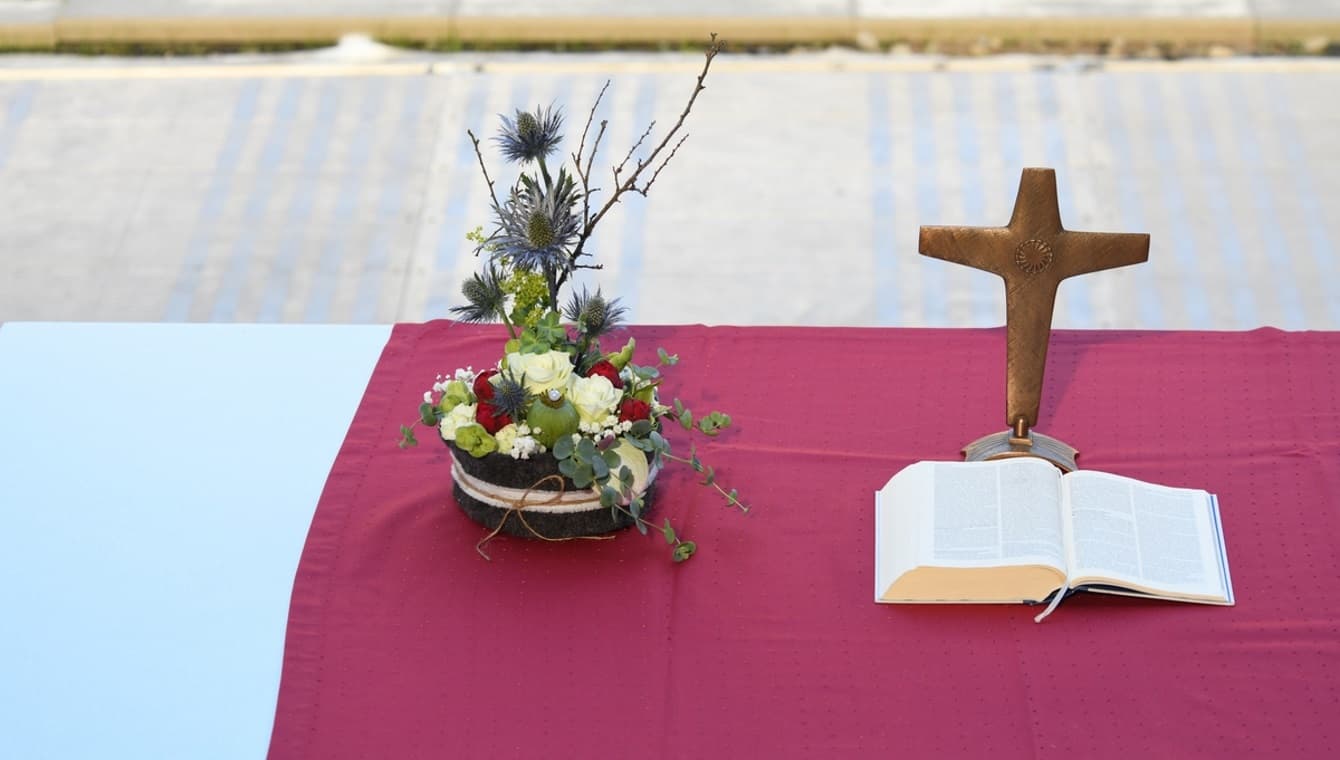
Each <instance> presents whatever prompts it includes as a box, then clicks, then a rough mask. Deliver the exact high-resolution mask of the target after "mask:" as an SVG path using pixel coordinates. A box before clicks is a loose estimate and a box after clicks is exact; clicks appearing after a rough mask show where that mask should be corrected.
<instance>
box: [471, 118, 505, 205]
mask: <svg viewBox="0 0 1340 760" xmlns="http://www.w3.org/2000/svg"><path fill="white" fill-rule="evenodd" d="M465 133H466V134H467V135H470V142H472V143H474V145H475V158H478V159H479V170H480V171H481V172H484V181H485V182H487V183H489V198H492V199H493V206H494V208H497V206H498V194H497V193H496V192H494V190H493V179H492V178H490V177H489V170H488V167H486V166H484V154H483V153H481V152H480V150H479V138H478V137H475V133H474V132H471V131H470V130H468V129H467V130H465Z"/></svg>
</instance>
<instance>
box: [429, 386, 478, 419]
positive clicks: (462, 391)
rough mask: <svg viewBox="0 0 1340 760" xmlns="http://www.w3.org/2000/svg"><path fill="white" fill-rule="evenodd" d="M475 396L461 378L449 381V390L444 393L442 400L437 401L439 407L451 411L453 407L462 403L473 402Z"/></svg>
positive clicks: (444, 410)
mask: <svg viewBox="0 0 1340 760" xmlns="http://www.w3.org/2000/svg"><path fill="white" fill-rule="evenodd" d="M474 402H475V398H474V396H472V395H470V389H469V388H467V387H466V386H465V383H463V382H461V381H460V380H452V381H451V382H449V383H447V390H446V391H445V392H444V393H443V394H442V400H441V401H439V402H438V403H437V407H438V408H439V409H441V410H442V411H443V412H450V411H451V410H452V409H453V408H455V407H457V406H459V405H461V404H473V403H474Z"/></svg>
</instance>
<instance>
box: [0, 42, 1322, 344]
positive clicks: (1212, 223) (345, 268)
mask: <svg viewBox="0 0 1340 760" xmlns="http://www.w3.org/2000/svg"><path fill="white" fill-rule="evenodd" d="M698 62H699V58H698V56H696V55H694V54H633V53H618V54H594V55H554V54H461V55H453V56H424V55H405V54H394V53H386V52H385V51H381V50H379V49H377V48H375V47H369V46H361V47H360V46H358V45H350V46H346V48H345V49H344V50H343V51H342V52H340V53H331V52H329V51H327V52H322V53H309V54H302V55H288V56H278V57H262V58H246V59H229V60H227V61H223V62H220V61H188V62H186V63H177V64H172V65H168V64H164V63H163V62H161V61H148V60H143V59H137V60H109V59H75V60H68V59H60V58H44V57H36V58H10V59H6V60H4V61H3V62H0V215H3V216H2V217H0V320H34V319H54V320H150V321H155V320H172V321H177V320H191V321H195V320H214V321H261V322H270V321H311V322H388V321H393V320H419V319H424V318H429V317H435V316H442V315H443V314H444V313H445V309H446V307H447V306H448V305H451V304H453V303H456V293H457V289H458V287H459V283H460V281H461V278H462V277H464V276H466V275H467V274H468V273H469V272H471V271H473V270H474V268H475V266H476V264H477V262H476V260H475V259H474V258H473V257H472V256H471V246H470V244H469V243H468V242H467V241H466V240H465V233H466V231H468V230H470V229H472V228H473V227H475V226H477V225H483V224H487V223H488V215H487V209H486V205H485V197H486V195H485V190H484V185H483V182H482V180H481V179H480V177H479V175H478V171H477V167H476V165H475V161H474V156H473V154H472V152H471V151H470V146H469V142H468V140H467V139H466V137H465V129H466V128H467V127H473V128H475V129H476V130H477V131H479V130H482V131H491V130H492V129H493V128H494V126H495V125H496V124H497V118H496V114H499V113H504V112H509V111H510V110H511V109H513V108H517V107H523V106H533V105H534V104H536V103H545V104H547V103H550V102H558V103H560V104H570V119H571V120H573V121H576V120H580V118H581V116H582V115H584V113H585V111H586V109H587V107H588V106H589V104H590V102H591V101H592V98H593V97H594V94H595V92H596V90H597V89H598V88H599V86H600V85H601V83H603V82H604V81H605V80H606V79H607V78H608V79H610V80H611V81H612V84H611V89H610V96H609V97H608V99H607V100H606V101H605V102H604V104H603V105H602V108H601V112H600V117H601V118H609V119H610V122H611V133H610V139H609V141H608V145H610V146H611V148H612V150H611V152H610V153H608V154H606V158H607V159H614V157H615V152H614V150H613V149H616V148H617V149H618V151H619V155H620V156H621V155H622V152H623V151H626V150H627V148H628V146H629V145H630V144H631V142H632V140H633V139H634V138H635V136H636V134H637V133H638V132H640V131H641V129H642V128H643V127H645V125H646V124H647V123H648V122H649V121H651V120H652V119H657V120H659V121H658V123H659V124H667V123H668V122H669V121H671V120H673V118H674V116H675V115H676V114H677V113H678V111H679V109H680V107H681V104H682V101H683V99H684V97H685V96H686V95H687V92H688V90H689V88H690V86H691V83H692V78H693V75H694V72H695V71H696V69H697V66H698ZM718 63H719V65H718V67H717V70H715V71H714V73H713V74H712V77H711V79H710V80H709V88H708V90H707V91H706V92H705V93H704V94H703V96H702V98H701V100H700V103H699V106H698V107H697V109H696V110H695V112H694V114H693V115H692V116H691V118H690V125H689V128H690V132H691V133H692V137H691V138H690V140H689V142H688V144H687V145H686V146H685V148H684V149H683V150H682V151H681V152H680V154H679V156H678V157H677V158H676V159H675V161H674V163H673V164H672V165H671V167H670V168H669V169H668V170H667V172H666V173H665V174H664V175H663V176H662V178H661V179H660V180H658V182H657V185H656V187H655V188H654V190H653V192H652V197H651V198H650V200H649V201H648V202H642V201H641V200H640V199H632V200H631V201H630V202H628V203H627V204H625V205H624V206H623V207H622V208H620V209H618V210H617V213H616V214H614V215H612V216H611V218H610V219H608V220H607V223H606V224H605V225H604V226H603V229H602V232H601V234H600V235H599V236H598V239H597V241H596V242H597V246H596V250H597V252H598V256H599V260H600V261H601V262H603V263H604V265H605V267H606V269H605V270H604V271H602V272H600V273H599V275H598V276H597V277H594V278H592V280H593V281H596V282H601V283H603V284H604V285H605V286H606V287H607V288H608V289H610V290H614V291H617V292H620V293H622V294H624V297H625V298H626V299H627V300H628V301H629V302H630V305H631V306H632V307H633V318H634V319H635V320H636V321H640V322H646V323H651V322H686V321H695V322H698V321H700V322H707V323H736V324H766V323H784V324H853V325H991V324H998V323H999V322H1000V321H1001V319H1002V314H1003V306H1002V303H1003V296H1002V293H1001V288H1000V285H999V281H998V280H996V279H995V278H993V277H992V276H990V275H986V274H981V273H977V272H973V271H969V270H965V269H962V268H959V267H954V266H951V265H948V264H944V263H942V262H937V261H932V260H928V259H924V258H923V257H920V256H918V255H917V253H916V248H915V246H916V235H917V227H918V225H920V224H923V223H925V224H955V223H977V224H1000V223H1004V221H1005V220H1006V219H1007V218H1008V215H1009V210H1010V205H1011V203H1012V201H1013V197H1014V191H1015V187H1016V185H1017V182H1018V178H1019V171H1020V168H1021V167H1024V166H1052V167H1055V168H1056V169H1057V172H1058V175H1059V178H1060V189H1061V205H1062V213H1063V219H1064V220H1065V222H1066V223H1067V225H1068V226H1070V227H1072V228H1076V229H1097V230H1128V231H1141V230H1143V231H1148V232H1150V233H1152V235H1153V245H1152V251H1151V256H1150V262H1149V263H1148V264H1147V265H1144V266H1141V267H1137V268H1132V269H1129V270H1119V271H1114V272H1109V273H1100V274H1097V275H1091V276H1088V277H1085V278H1081V279H1077V280H1072V281H1070V282H1068V283H1067V284H1066V285H1063V286H1062V290H1061V297H1060V299H1059V301H1058V305H1057V324H1058V326H1071V327H1109V326H1119V327H1149V328H1216V329H1220V328H1222V329H1239V328H1250V327H1254V326H1257V325H1263V324H1268V325H1276V326H1279V327H1285V328H1291V329H1303V328H1308V329H1340V295H1337V293H1336V290H1335V287H1336V283H1337V281H1340V280H1338V278H1337V276H1336V275H1337V274H1340V271H1338V270H1340V261H1338V260H1337V259H1338V258H1340V257H1338V256H1337V252H1338V250H1340V249H1337V247H1336V244H1337V241H1340V215H1336V214H1335V213H1334V212H1333V209H1335V208H1338V207H1340V173H1338V172H1335V171H1333V169H1332V167H1334V166H1336V165H1337V160H1338V159H1340V100H1337V99H1336V98H1335V97H1334V96H1333V95H1334V93H1336V92H1340V61H1337V60H1335V59H1327V58H1317V59H1246V58H1229V59H1224V60H1214V61H1206V60H1189V61H1181V62H1173V63H1162V62H1140V61H1108V60H1103V59H1094V58H1055V59H1054V58H1045V57H988V58H973V59H941V58H937V57H924V56H907V55H887V54H858V53H852V52H826V53H810V54H792V55H775V56H767V55H764V56H758V55H754V56H749V55H741V56H723V57H722V58H721V59H719V62H718ZM498 172H499V173H500V174H504V175H505V174H506V173H505V172H503V171H502V170H498Z"/></svg>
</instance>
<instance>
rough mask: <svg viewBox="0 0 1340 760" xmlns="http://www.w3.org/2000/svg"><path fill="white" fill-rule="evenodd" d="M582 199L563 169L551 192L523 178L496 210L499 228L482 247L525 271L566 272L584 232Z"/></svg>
mask: <svg viewBox="0 0 1340 760" xmlns="http://www.w3.org/2000/svg"><path fill="white" fill-rule="evenodd" d="M580 197H581V194H580V193H578V192H577V190H576V185H575V183H574V182H573V181H572V177H570V176H568V174H567V172H566V171H565V170H559V173H558V182H556V183H555V184H554V186H553V187H552V188H549V189H548V190H547V191H546V189H545V188H544V187H542V186H541V185H540V184H538V183H537V182H535V181H534V180H533V179H531V178H530V177H527V176H525V175H522V177H521V184H520V185H519V186H517V187H514V188H512V193H511V195H510V196H509V197H508V199H507V200H506V201H505V202H503V203H502V204H500V205H498V206H495V207H494V214H495V216H497V222H498V226H497V229H496V230H495V231H494V233H493V235H491V236H490V237H489V239H488V240H486V241H484V244H483V245H481V246H480V248H481V249H483V248H488V249H490V250H491V251H492V253H493V256H494V257H495V258H505V259H507V261H508V262H510V263H511V264H512V266H515V267H519V268H521V269H526V270H530V271H540V270H545V271H555V272H557V271H564V270H565V269H566V268H567V267H568V266H569V265H570V262H568V260H567V251H568V249H569V248H570V247H571V246H572V245H573V243H575V242H576V240H577V237H578V235H579V234H580V232H581V220H579V219H578V218H577V214H576V204H577V201H578V199H579V198H580Z"/></svg>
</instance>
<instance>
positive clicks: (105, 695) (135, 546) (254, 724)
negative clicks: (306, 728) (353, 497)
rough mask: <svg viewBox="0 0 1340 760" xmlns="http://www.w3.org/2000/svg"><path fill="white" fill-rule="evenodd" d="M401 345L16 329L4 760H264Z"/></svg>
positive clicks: (249, 333)
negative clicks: (339, 483) (304, 577)
mask: <svg viewBox="0 0 1340 760" xmlns="http://www.w3.org/2000/svg"><path fill="white" fill-rule="evenodd" d="M389 332H390V328H388V327H384V326H358V327H348V326H298V325H273V326H261V325H167V324H164V325H147V324H146V325H90V324H36V323H34V324H24V323H11V324H5V325H3V326H0V757H6V758H10V757H13V758H20V757H21V758H44V757H60V758H73V757H98V758H122V757H124V758H136V759H137V760H140V759H143V758H160V757H161V758H184V757H190V758H211V757H218V758H249V757H254V758H263V757H264V756H265V753H266V751H267V749H268V745H269V740H270V731H271V726H272V723H273V719H274V707H275V699H276V695H277V693H278V686H279V673H280V663H281V658H282V654H283V644H284V630H285V624H286V623H287V619H288V605H289V596H290V593H291V591H292V586H293V576H294V572H295V570H296V568H297V564H298V558H299V555H300V553H301V551H302V546H303V542H304V540H305V538H306V535H307V529H308V526H309V525H310V523H311V518H312V513H313V510H314V509H315V507H316V502H317V499H318V497H319V496H320V493H321V489H322V486H323V485H324V483H325V479H326V476H327V474H328V472H329V470H330V466H331V463H332V462H333V461H334V458H335V454H336V452H337V451H338V449H339V446H340V443H341V441H342V440H343V438H344V434H345V431H346V430H347V428H348V426H349V422H350V420H351V419H352V417H353V413H354V410H355V408H356V407H357V405H358V401H359V399H360V398H361V397H362V394H363V390H364V388H365V387H366V385H367V381H368V378H369V376H370V375H371V371H372V367H373V365H374V364H375V363H376V360H377V358H378V356H379V355H380V352H381V349H382V347H383V346H384V345H385V343H386V339H387V337H388V335H389ZM411 411H412V410H411ZM395 436H396V431H395V430H388V431H387V441H388V444H389V445H394V443H393V442H394V440H395Z"/></svg>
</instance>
